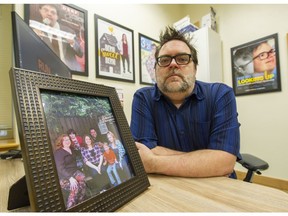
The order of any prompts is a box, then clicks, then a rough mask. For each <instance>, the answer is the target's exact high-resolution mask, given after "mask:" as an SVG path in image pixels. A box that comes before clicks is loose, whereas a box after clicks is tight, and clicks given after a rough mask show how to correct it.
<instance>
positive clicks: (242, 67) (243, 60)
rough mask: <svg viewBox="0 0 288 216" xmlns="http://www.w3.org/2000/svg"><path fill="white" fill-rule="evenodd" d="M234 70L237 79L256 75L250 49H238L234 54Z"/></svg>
mask: <svg viewBox="0 0 288 216" xmlns="http://www.w3.org/2000/svg"><path fill="white" fill-rule="evenodd" d="M232 58H233V69H234V73H235V76H236V77H242V76H245V75H251V74H253V73H254V66H253V54H252V49H251V48H250V47H244V48H241V49H238V50H236V51H235V53H234V54H233V57H232Z"/></svg>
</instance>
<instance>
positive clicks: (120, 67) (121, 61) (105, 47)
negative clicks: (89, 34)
mask: <svg viewBox="0 0 288 216" xmlns="http://www.w3.org/2000/svg"><path fill="white" fill-rule="evenodd" d="M95 30H96V32H95V36H96V38H95V39H96V41H95V46H96V47H95V52H96V55H95V56H96V77H99V78H104V79H112V80H119V81H125V82H132V83H135V69H134V33H133V30H131V29H129V28H127V27H124V26H122V25H119V24H117V23H115V22H113V21H111V20H108V19H106V18H104V17H101V16H99V15H97V14H95Z"/></svg>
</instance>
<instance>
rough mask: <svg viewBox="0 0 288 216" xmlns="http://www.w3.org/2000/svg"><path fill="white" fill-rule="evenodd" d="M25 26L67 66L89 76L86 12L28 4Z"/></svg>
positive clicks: (60, 6)
mask: <svg viewBox="0 0 288 216" xmlns="http://www.w3.org/2000/svg"><path fill="white" fill-rule="evenodd" d="M24 10H25V11H24V13H25V22H26V23H27V24H28V25H29V26H30V27H31V28H32V29H33V30H34V32H35V33H36V34H37V35H38V36H39V37H40V38H41V39H42V40H43V41H44V42H45V43H46V44H47V45H48V46H49V47H50V48H51V49H52V50H53V51H54V53H55V54H56V55H57V56H58V57H59V58H60V59H61V60H62V62H63V63H64V64H65V65H67V66H68V68H69V69H70V70H71V73H72V74H75V75H80V76H88V45H87V43H86V41H87V38H88V25H87V20H88V19H87V11H86V10H84V9H82V8H79V7H77V6H75V5H70V4H25V7H24Z"/></svg>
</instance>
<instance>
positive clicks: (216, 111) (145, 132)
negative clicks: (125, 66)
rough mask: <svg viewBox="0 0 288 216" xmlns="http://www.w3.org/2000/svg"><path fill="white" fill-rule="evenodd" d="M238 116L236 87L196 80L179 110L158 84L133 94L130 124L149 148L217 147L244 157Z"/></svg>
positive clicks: (195, 148)
mask: <svg viewBox="0 0 288 216" xmlns="http://www.w3.org/2000/svg"><path fill="white" fill-rule="evenodd" d="M237 116H238V113H237V109H236V100H235V96H234V93H233V90H232V89H231V88H230V87H229V86H227V85H225V84H223V83H205V82H201V81H196V83H195V88H194V90H193V93H192V94H191V95H190V96H188V97H187V98H186V99H185V101H184V102H183V104H182V105H181V107H180V108H179V109H178V108H176V107H175V106H174V105H173V104H172V103H171V102H170V101H169V100H168V99H167V98H166V97H165V96H164V95H163V94H162V93H161V92H160V91H159V89H158V87H157V84H155V85H154V87H144V88H141V89H139V90H138V91H137V92H136V93H135V94H134V99H133V104H132V118H131V124H130V127H131V131H132V134H133V137H134V139H135V141H137V142H141V143H143V144H145V145H146V146H148V147H149V148H154V147H156V146H157V145H159V146H164V147H166V148H170V149H175V150H178V151H184V152H189V151H194V150H198V149H217V150H223V151H226V152H229V153H231V154H233V155H236V156H238V157H239V158H241V156H240V154H239V149H240V132H239V126H240V124H239V123H238V119H237Z"/></svg>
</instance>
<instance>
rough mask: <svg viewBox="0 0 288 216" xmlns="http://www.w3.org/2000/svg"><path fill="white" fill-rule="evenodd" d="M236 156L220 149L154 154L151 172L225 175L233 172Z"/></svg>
mask: <svg viewBox="0 0 288 216" xmlns="http://www.w3.org/2000/svg"><path fill="white" fill-rule="evenodd" d="M235 162H236V157H235V156H234V155H232V154H230V153H227V152H224V151H220V150H198V151H194V152H189V153H184V154H183V153H182V154H178V155H177V154H174V155H166V156H164V155H156V156H155V158H154V159H153V166H151V167H152V170H150V171H148V172H151V173H159V174H165V175H171V176H183V177H212V176H225V175H228V174H230V173H232V172H233V168H234V165H235Z"/></svg>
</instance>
